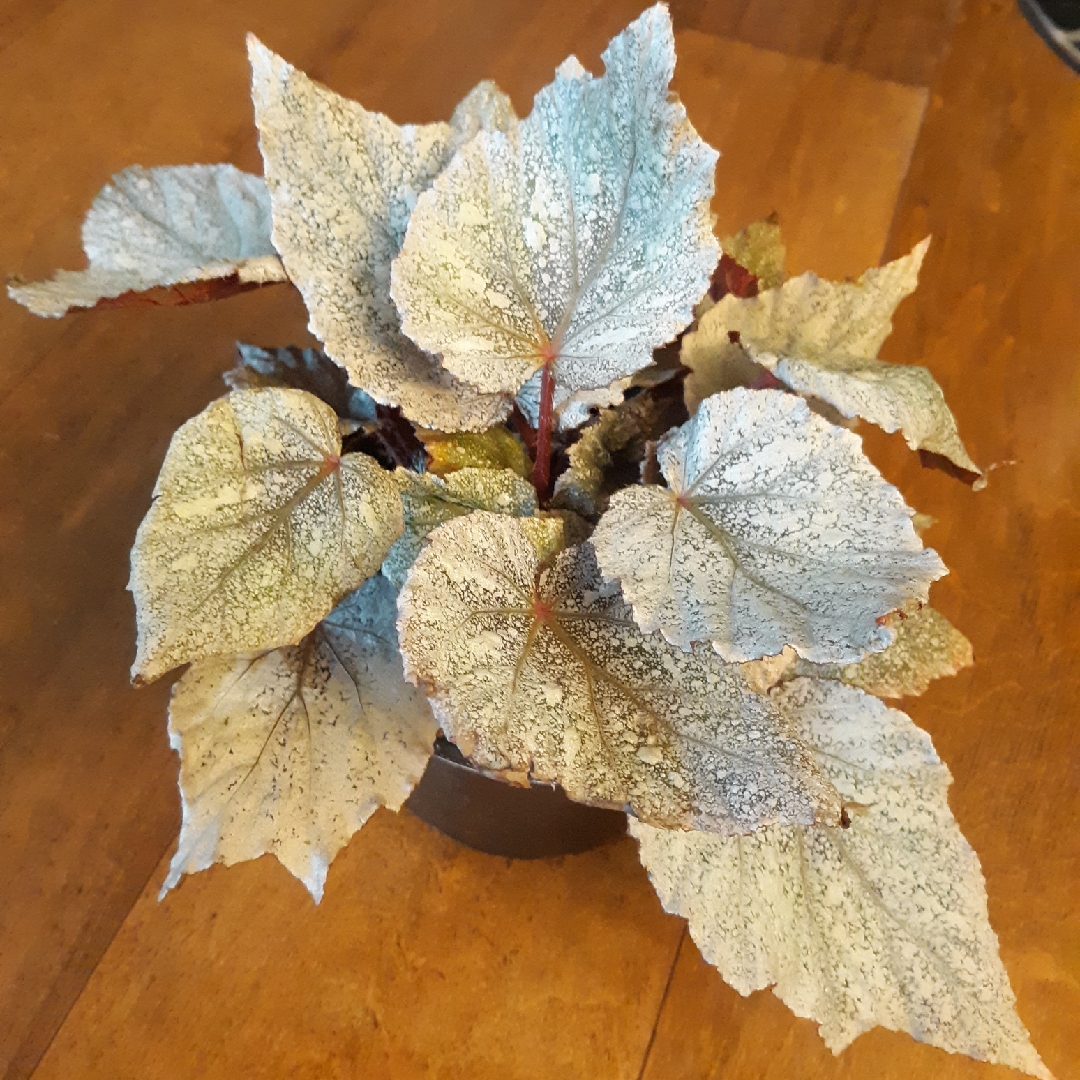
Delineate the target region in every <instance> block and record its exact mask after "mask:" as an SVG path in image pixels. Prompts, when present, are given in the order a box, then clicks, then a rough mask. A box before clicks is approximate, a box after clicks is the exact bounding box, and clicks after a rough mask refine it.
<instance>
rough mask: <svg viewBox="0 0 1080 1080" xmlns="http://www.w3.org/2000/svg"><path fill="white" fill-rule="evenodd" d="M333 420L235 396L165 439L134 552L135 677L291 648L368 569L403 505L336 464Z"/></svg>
mask: <svg viewBox="0 0 1080 1080" xmlns="http://www.w3.org/2000/svg"><path fill="white" fill-rule="evenodd" d="M337 423H338V422H337V416H336V414H335V413H334V412H333V410H332V409H331V408H330V407H329V406H328V405H325V404H323V402H321V401H319V400H318V399H317V398H315V397H312V396H311V395H310V394H306V393H304V392H303V391H301V390H278V389H264V390H237V391H234V392H233V393H231V394H229V395H228V396H227V397H223V398H219V399H218V400H217V401H214V402H212V403H211V404H210V405H208V406H207V407H206V409H204V410H203V411H202V412H201V413H200V414H199V415H198V416H196V417H194V418H193V419H191V420H189V421H188V422H187V423H186V424H184V425H183V427H181V428H180V429H179V430H178V431H177V432H176V434H175V435H174V436H173V438H172V442H171V443H170V444H169V450H168V453H167V454H166V456H165V463H164V464H163V465H162V467H161V474H160V475H159V476H158V480H157V484H156V485H155V487H154V501H153V504H152V505H151V507H150V511H149V513H147V515H146V517H145V518H144V519H143V522H142V524H141V525H140V526H139V531H138V534H137V536H136V538H135V546H134V548H133V549H132V552H131V581H130V583H129V588H130V589H131V591H132V593H133V594H134V596H135V607H136V612H137V615H138V623H139V642H138V654H137V655H136V657H135V663H134V665H133V667H132V674H133V675H134V676H136V677H138V678H140V679H142V680H149V679H154V678H157V676H159V675H161V674H163V673H164V672H166V671H168V670H169V669H170V668H173V667H176V666H177V665H178V664H183V663H187V662H188V661H191V660H200V659H203V658H205V657H207V656H221V655H226V654H231V653H249V652H254V651H258V650H262V649H269V648H273V647H275V646H278V645H290V644H294V643H296V642H298V641H299V640H300V639H301V638H302V637H303V636H304V635H305V634H306V633H308V631H310V630H311V629H312V628H313V627H314V626H315V624H316V623H317V622H319V620H320V619H322V618H323V617H324V616H325V615H326V614H327V613H328V612H329V611H330V610H331V608H333V607H334V605H335V604H336V603H337V602H338V601H339V600H340V599H341V598H342V597H343V596H345V595H346V594H347V593H349V592H351V591H352V590H353V589H355V588H356V587H357V586H358V585H360V584H361V583H362V582H363V581H364V580H365V579H366V578H368V577H370V576H371V575H372V574H373V573H375V572H376V571H377V570H378V569H379V564H380V563H381V562H382V560H383V558H384V557H385V556H386V553H387V552H388V551H389V550H390V546H391V544H393V542H394V541H395V540H396V539H397V538H398V537H399V536H400V535H401V531H402V528H403V520H402V509H401V497H400V495H399V494H398V490H397V485H396V484H395V483H394V481H393V479H392V477H391V476H390V474H389V473H387V472H385V471H383V469H382V468H380V466H379V465H378V463H377V462H375V461H373V460H372V459H371V458H369V457H366V456H365V455H364V454H346V455H345V456H344V457H339V455H340V454H341V439H340V437H339V435H338V426H337Z"/></svg>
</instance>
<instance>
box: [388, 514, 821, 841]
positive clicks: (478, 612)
mask: <svg viewBox="0 0 1080 1080" xmlns="http://www.w3.org/2000/svg"><path fill="white" fill-rule="evenodd" d="M398 608H399V612H400V618H399V623H398V627H399V630H400V632H401V649H402V653H403V655H404V657H405V670H406V674H407V676H408V677H409V678H411V679H413V680H414V681H416V682H417V683H418V684H419V685H422V686H424V687H425V689H426V690H427V692H428V696H429V699H430V700H431V703H432V707H433V709H434V710H435V715H436V718H437V719H438V720H439V722H440V724H441V725H442V727H443V730H444V731H445V732H446V733H447V735H448V736H449V737H450V738H452V739H453V741H454V742H456V743H457V745H458V746H460V747H461V748H462V750H463V751H464V752H466V753H467V754H468V755H469V756H470V757H471V758H472V760H473V761H474V762H475V763H476V764H477V765H479V766H480V767H481V768H483V769H487V770H491V771H494V772H498V773H512V774H515V775H523V774H524V775H529V776H531V777H532V778H533V779H535V780H541V781H545V782H549V783H558V784H560V785H562V787H563V788H564V789H565V790H566V792H567V794H568V795H569V796H570V797H571V798H573V799H577V800H579V801H581V802H590V803H595V804H599V805H604V806H615V807H619V808H627V809H629V811H630V812H631V813H634V814H636V815H638V816H639V817H641V818H643V819H644V820H647V821H651V822H654V823H657V824H663V825H668V826H672V827H693V826H696V827H700V828H705V829H711V830H716V831H719V832H745V831H747V830H750V829H755V828H758V827H760V826H762V825H765V824H768V823H770V822H776V821H801V822H806V823H810V822H814V821H817V822H827V823H830V824H836V822H837V820H838V817H839V813H840V806H839V803H838V802H837V801H836V798H835V795H834V793H833V792H832V789H831V788H830V787H829V786H828V785H827V784H823V783H822V782H821V779H820V776H819V774H818V772H817V770H816V769H815V768H814V767H813V766H812V764H811V762H810V759H809V756H808V754H807V752H806V751H805V749H804V747H803V746H802V745H801V744H800V743H799V741H798V740H797V739H795V738H794V737H793V735H792V733H791V731H790V729H789V725H787V724H786V723H785V722H784V721H783V720H782V719H781V717H780V715H779V713H778V712H777V711H776V709H775V708H774V707H773V706H772V703H771V702H769V701H768V700H767V699H765V698H763V697H761V696H759V695H757V694H755V693H753V691H752V690H750V688H749V687H748V686H747V685H746V682H745V680H744V679H743V677H742V675H741V673H740V672H739V670H738V669H737V668H735V667H732V666H729V665H726V664H724V663H723V662H722V661H721V660H720V658H719V657H718V656H717V655H716V654H715V653H714V652H712V651H711V650H709V649H701V650H697V651H692V652H689V653H684V652H681V651H680V650H678V649H675V648H672V647H671V646H669V645H668V644H666V643H665V642H664V641H663V640H662V639H659V638H656V637H646V636H645V635H643V634H642V633H641V632H640V631H639V630H638V629H637V627H636V626H635V625H634V622H633V620H632V619H631V618H630V611H629V608H628V607H627V605H626V604H625V603H624V602H623V600H622V598H621V597H620V596H619V595H618V593H617V592H614V591H613V590H612V589H611V588H610V587H608V586H606V585H605V583H604V582H603V580H602V578H601V576H600V573H599V570H598V568H597V566H596V560H595V556H594V554H593V551H592V548H591V546H590V545H588V544H583V545H581V546H579V547H575V548H570V549H568V550H566V551H562V552H560V553H559V554H558V555H557V556H556V558H555V561H554V563H553V564H552V565H551V566H549V567H547V568H542V567H541V564H540V558H539V556H538V553H537V550H536V548H535V547H534V545H533V543H532V542H531V541H530V538H529V536H528V535H527V533H526V530H525V529H524V528H523V527H522V524H521V523H520V522H519V521H517V520H516V519H514V518H509V517H502V516H498V515H494V514H485V513H480V512H478V513H474V514H470V515H469V516H468V517H465V518H458V519H457V520H455V521H451V522H448V523H447V524H445V525H443V526H441V527H440V528H439V529H437V530H436V531H435V532H433V533H432V535H431V537H430V543H429V545H428V547H427V548H426V549H425V550H424V551H423V552H422V553H421V554H420V556H419V557H418V558H417V560H416V562H415V563H414V564H413V568H412V570H411V571H410V572H409V576H408V579H407V580H406V582H405V586H404V588H403V589H402V591H401V594H400V597H399V600H398Z"/></svg>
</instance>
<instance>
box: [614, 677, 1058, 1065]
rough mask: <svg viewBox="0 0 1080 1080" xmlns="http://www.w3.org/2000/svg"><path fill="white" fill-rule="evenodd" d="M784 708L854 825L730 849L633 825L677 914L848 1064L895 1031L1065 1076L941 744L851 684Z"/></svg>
mask: <svg viewBox="0 0 1080 1080" xmlns="http://www.w3.org/2000/svg"><path fill="white" fill-rule="evenodd" d="M772 696H773V698H774V700H775V701H776V702H777V704H778V705H779V706H780V708H781V709H783V710H784V711H785V712H786V713H788V714H789V715H790V716H791V717H792V718H793V719H794V720H795V721H796V722H797V725H798V730H799V733H800V735H801V737H802V738H803V739H804V740H806V742H807V743H809V745H811V746H812V747H813V748H814V751H815V752H816V753H817V755H818V758H819V761H820V764H821V768H822V769H823V770H824V772H825V773H826V774H827V775H828V776H829V778H830V779H831V780H832V782H833V783H834V784H835V785H836V787H837V789H838V790H839V792H840V794H841V795H842V796H843V798H844V800H845V804H846V805H848V806H850V828H847V829H807V828H801V827H783V826H780V827H777V828H771V829H766V830H764V831H762V832H758V833H755V834H754V835H752V836H734V837H721V836H714V835H709V834H707V833H704V832H676V831H672V830H666V829H654V828H652V827H651V826H650V825H647V824H644V823H642V822H635V821H631V822H630V830H631V832H632V833H633V834H634V835H635V836H636V837H637V838H638V840H639V843H640V845H641V847H640V854H641V861H642V862H643V863H644V865H645V867H646V868H647V869H648V871H649V876H650V878H651V879H652V882H653V884H654V885H655V887H656V891H657V892H658V893H659V895H660V899H661V902H662V903H663V905H664V907H665V909H666V910H667V911H670V912H673V913H675V914H678V915H683V916H685V917H686V918H687V919H688V920H689V922H690V934H691V936H692V937H693V939H694V941H695V942H696V943H697V946H698V948H699V949H701V953H702V955H703V956H704V957H705V959H706V960H708V961H709V963H711V964H714V965H715V966H716V967H717V968H719V970H720V974H721V975H722V976H723V977H724V979H725V981H727V982H728V983H730V984H731V985H732V986H733V987H735V989H736V990H738V991H739V993H741V994H749V993H751V992H752V991H754V990H761V989H763V988H765V987H766V986H769V985H770V984H774V986H773V991H774V993H775V994H776V995H777V996H778V997H779V998H780V999H781V1000H782V1001H783V1002H784V1003H785V1004H786V1005H787V1006H788V1007H789V1008H790V1009H791V1010H792V1012H794V1013H795V1014H796V1015H797V1016H804V1017H807V1018H809V1019H812V1020H816V1021H817V1022H818V1024H819V1025H820V1026H819V1030H820V1032H821V1035H822V1038H824V1040H825V1043H826V1045H827V1046H828V1047H829V1048H830V1049H831V1050H832V1051H833V1052H834V1053H838V1052H839V1051H840V1050H842V1049H843V1048H844V1047H845V1046H847V1045H848V1044H849V1043H851V1042H852V1040H853V1039H855V1038H856V1037H857V1036H858V1035H859V1034H861V1033H862V1032H864V1031H867V1030H869V1029H870V1028H872V1027H876V1026H882V1027H886V1028H891V1029H892V1030H894V1031H906V1032H909V1033H910V1034H911V1035H912V1036H914V1037H915V1038H916V1039H919V1040H921V1041H923V1042H928V1043H931V1044H933V1045H934V1046H940V1047H941V1048H943V1049H945V1050H950V1051H952V1052H953V1053H959V1054H968V1055H970V1056H971V1057H976V1058H979V1059H980V1060H983V1061H993V1062H999V1063H1001V1064H1003V1065H1009V1066H1011V1067H1012V1068H1014V1069H1020V1070H1022V1071H1023V1072H1027V1073H1030V1074H1031V1075H1032V1076H1038V1077H1043V1078H1049V1077H1050V1073H1049V1071H1048V1070H1047V1068H1046V1066H1045V1065H1043V1063H1042V1061H1041V1060H1040V1059H1039V1055H1038V1054H1037V1053H1036V1052H1035V1049H1034V1048H1033V1047H1032V1045H1031V1042H1030V1039H1029V1036H1028V1033H1027V1031H1025V1029H1024V1025H1023V1024H1022V1023H1021V1021H1020V1018H1019V1017H1018V1016H1017V1015H1016V999H1015V997H1014V995H1013V992H1012V989H1011V988H1010V986H1009V979H1008V976H1007V974H1006V972H1005V968H1004V967H1003V966H1002V963H1001V960H1000V958H999V956H998V942H997V937H996V935H995V934H994V931H993V930H992V929H991V926H990V921H989V918H988V916H987V909H986V887H985V884H984V882H983V876H982V871H981V870H980V868H979V860H978V858H977V856H976V855H975V852H974V851H972V850H971V847H970V846H969V845H968V843H967V841H966V840H965V839H964V838H963V836H962V835H961V833H960V829H959V828H958V827H957V824H956V821H955V819H954V818H953V816H952V813H951V812H950V810H949V804H948V799H947V791H948V787H949V784H950V783H951V780H952V778H951V777H950V775H949V770H948V769H947V768H946V767H945V766H944V765H943V764H942V763H941V761H940V759H939V758H938V756H937V754H936V753H935V752H934V748H933V746H932V745H931V743H930V738H929V736H928V735H927V734H926V733H925V732H923V731H920V730H919V729H918V728H917V727H916V726H915V725H914V724H913V723H912V722H911V721H910V720H909V719H908V717H906V716H905V715H904V714H903V713H901V712H896V711H895V710H893V709H888V708H886V707H885V706H884V705H883V704H882V703H881V702H879V701H878V700H877V699H876V698H873V697H870V696H869V695H868V694H864V693H862V692H861V691H859V690H855V689H852V688H850V687H846V686H842V685H840V684H838V683H827V682H819V681H816V680H812V679H799V680H796V681H795V682H793V683H790V684H788V685H787V686H785V687H784V688H783V689H782V690H781V691H778V692H775V693H774V694H773V695H772Z"/></svg>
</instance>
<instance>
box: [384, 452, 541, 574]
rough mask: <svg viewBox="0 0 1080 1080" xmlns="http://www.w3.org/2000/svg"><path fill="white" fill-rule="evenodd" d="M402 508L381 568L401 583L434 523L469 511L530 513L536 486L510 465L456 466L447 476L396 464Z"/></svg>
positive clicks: (395, 474) (523, 515) (527, 515)
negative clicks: (400, 526)
mask: <svg viewBox="0 0 1080 1080" xmlns="http://www.w3.org/2000/svg"><path fill="white" fill-rule="evenodd" d="M393 476H394V480H396V481H397V484H398V487H399V488H400V490H401V501H402V503H403V504H404V507H405V531H404V533H403V534H402V536H401V538H400V539H399V540H397V541H396V542H395V544H394V546H393V547H392V548H391V549H390V554H389V555H387V556H386V560H385V562H384V563H383V566H382V571H383V573H384V574H385V575H386V576H387V577H388V578H389V579H390V580H391V581H392V582H393V583H394V585H396V586H398V587H399V588H400V586H401V584H402V582H403V581H404V580H405V575H406V574H407V573H408V571H409V567H410V566H412V564H413V561H414V560H415V559H416V556H417V555H419V554H420V551H421V549H422V548H423V546H424V544H425V542H426V541H427V535H428V533H429V532H431V530H432V529H434V528H435V527H436V526H438V525H441V524H442V523H443V522H444V521H449V520H450V519H451V518H454V517H461V516H462V515H464V514H469V513H471V512H472V511H473V510H490V511H492V512H493V513H496V514H512V515H514V516H515V517H529V516H530V515H532V514H535V513H536V508H537V507H536V491H535V489H534V488H533V486H532V484H529V483H527V482H526V481H525V480H522V479H521V477H520V476H518V475H517V474H516V473H514V472H511V471H510V470H509V469H471V468H467V469H458V470H457V471H455V472H452V473H450V474H449V475H448V476H447V477H446V478H445V479H440V478H439V477H438V476H431V475H430V474H428V473H414V472H411V471H409V470H408V469H398V470H397V471H396V472H395V473H394V474H393Z"/></svg>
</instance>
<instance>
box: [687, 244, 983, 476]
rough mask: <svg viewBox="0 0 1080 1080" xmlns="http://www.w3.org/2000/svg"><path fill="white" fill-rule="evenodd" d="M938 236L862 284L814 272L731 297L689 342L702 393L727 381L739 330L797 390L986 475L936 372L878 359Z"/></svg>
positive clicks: (753, 353) (753, 349) (703, 321)
mask: <svg viewBox="0 0 1080 1080" xmlns="http://www.w3.org/2000/svg"><path fill="white" fill-rule="evenodd" d="M929 243H930V241H929V239H927V240H923V241H922V242H921V243H920V244H917V245H916V246H915V248H914V249H913V250H912V251H911V252H910V253H909V254H908V255H905V256H904V257H903V258H900V259H896V260H895V261H894V262H891V263H888V264H886V265H885V266H882V267H875V268H872V269H870V270H867V271H866V273H864V274H863V275H862V277H860V278H859V280H858V281H855V282H833V281H823V280H822V279H821V278H819V277H818V276H817V275H816V274H813V273H806V274H801V275H800V276H799V277H796V278H792V279H791V280H790V281H786V282H785V283H784V284H783V285H782V286H781V287H780V288H779V289H770V290H768V291H766V292H763V293H760V294H759V295H757V296H754V297H750V298H749V299H740V298H739V297H737V296H725V297H724V298H723V299H722V300H721V301H720V302H719V303H718V304H716V306H715V307H713V308H712V309H711V310H710V311H708V312H707V313H706V314H705V315H704V316H703V317H702V319H701V322H700V323H699V325H698V328H697V330H696V331H694V332H693V333H691V334H688V335H687V336H686V338H684V340H683V348H682V360H683V363H685V364H686V365H687V366H688V367H690V368H692V369H693V371H694V377H695V383H696V385H697V395H698V397H699V398H700V397H704V396H707V394H708V393H710V392H712V390H715V389H720V388H721V387H720V385H719V384H718V383H717V385H715V386H713V385H712V384H713V383H714V382H715V380H716V379H720V378H721V377H722V375H723V372H724V370H725V365H726V364H728V363H729V362H730V353H731V339H730V335H733V334H737V335H738V339H739V342H740V344H741V345H742V346H743V347H744V348H746V349H747V350H748V351H749V353H750V355H751V356H752V357H753V359H754V360H755V361H757V362H758V363H760V364H763V365H764V366H765V367H767V368H768V369H769V370H771V371H772V372H773V374H774V375H775V376H776V377H777V378H778V379H780V380H781V381H782V382H784V383H786V384H787V385H788V386H790V387H791V388H792V389H793V390H797V391H799V392H800V393H806V394H812V395H813V396H814V397H818V398H821V399H822V400H823V401H827V402H828V403H829V404H830V405H832V406H833V407H834V408H835V409H837V410H838V411H839V412H840V413H841V414H842V415H843V416H846V417H848V418H851V417H855V416H858V417H861V418H862V419H864V420H868V421H869V422H870V423H872V424H877V425H878V426H879V427H880V428H882V429H883V430H884V431H889V432H892V431H898V430H899V431H900V432H902V434H903V436H904V438H905V440H906V441H907V443H908V445H909V446H910V447H911V448H912V449H922V450H928V451H930V452H932V453H935V454H941V455H943V456H945V457H947V458H949V459H950V460H951V461H953V462H954V463H955V464H956V465H958V466H959V467H960V468H961V469H963V470H965V471H966V472H970V473H973V474H976V475H977V474H979V473H980V471H981V470H980V469H979V467H978V466H977V465H976V464H975V463H974V462H973V461H972V460H971V457H970V456H969V455H968V453H967V451H966V450H965V449H964V445H963V443H962V442H961V441H960V436H959V433H958V432H957V429H956V420H955V418H954V417H953V415H952V413H951V412H950V411H949V407H948V406H947V405H946V404H945V397H944V395H943V394H942V392H941V388H940V387H939V386H938V385H937V383H936V382H935V381H934V377H933V376H932V375H931V374H930V372H929V371H928V370H927V369H926V368H923V367H915V366H910V365H904V364H892V363H886V362H885V361H881V360H878V359H877V354H878V352H879V350H880V349H881V346H882V344H883V343H884V341H885V339H886V338H887V337H888V336H889V331H890V330H891V329H892V316H893V312H894V311H895V310H896V307H897V305H898V304H899V303H900V301H901V300H903V299H904V297H906V296H908V295H909V294H911V293H912V292H914V290H915V286H916V285H917V284H918V277H919V267H920V266H921V265H922V261H923V257H924V256H925V254H926V249H927V247H928V246H929ZM714 371H715V372H716V375H715V378H714V377H711V376H710V373H711V372H714Z"/></svg>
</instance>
